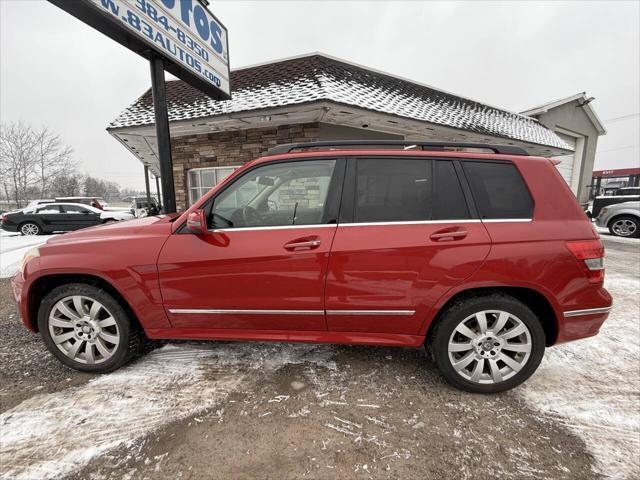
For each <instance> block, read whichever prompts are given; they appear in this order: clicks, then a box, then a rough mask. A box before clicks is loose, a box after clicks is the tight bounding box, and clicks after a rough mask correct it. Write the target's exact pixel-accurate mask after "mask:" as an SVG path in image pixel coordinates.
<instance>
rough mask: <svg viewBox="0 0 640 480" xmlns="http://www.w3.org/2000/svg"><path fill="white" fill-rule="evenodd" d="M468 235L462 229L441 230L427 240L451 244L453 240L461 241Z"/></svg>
mask: <svg viewBox="0 0 640 480" xmlns="http://www.w3.org/2000/svg"><path fill="white" fill-rule="evenodd" d="M468 234H469V232H467V231H466V230H465V229H464V228H459V227H458V228H445V229H443V230H438V231H437V232H433V233H432V234H431V235H430V236H429V238H430V239H431V240H434V241H436V242H451V241H453V240H462V239H463V238H465V237H466V236H467V235H468Z"/></svg>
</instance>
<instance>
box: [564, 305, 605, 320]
mask: <svg viewBox="0 0 640 480" xmlns="http://www.w3.org/2000/svg"><path fill="white" fill-rule="evenodd" d="M611 308H612V307H602V308H586V309H584V310H569V311H567V312H564V316H565V318H566V317H578V316H580V315H597V314H599V313H607V312H610V311H611Z"/></svg>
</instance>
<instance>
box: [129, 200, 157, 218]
mask: <svg viewBox="0 0 640 480" xmlns="http://www.w3.org/2000/svg"><path fill="white" fill-rule="evenodd" d="M130 212H131V214H132V215H135V216H136V217H138V218H142V217H148V216H151V215H158V214H159V213H160V206H159V205H158V201H157V200H156V199H155V197H151V203H149V202H148V201H147V197H132V200H131V208H130Z"/></svg>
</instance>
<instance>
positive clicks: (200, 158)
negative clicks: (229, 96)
mask: <svg viewBox="0 0 640 480" xmlns="http://www.w3.org/2000/svg"><path fill="white" fill-rule="evenodd" d="M319 138H320V125H319V124H318V123H306V124H293V125H281V126H278V127H271V128H252V129H248V130H234V131H227V132H213V133H207V134H198V135H189V136H184V137H172V139H171V155H172V158H173V181H174V185H175V190H176V204H177V207H178V211H184V210H186V208H187V207H188V204H189V195H188V185H187V172H188V171H189V170H191V169H192V168H206V167H226V166H232V165H242V164H244V163H246V162H248V161H250V160H253V159H255V158H257V157H259V156H261V155H264V154H265V153H266V152H267V150H269V149H270V148H271V147H273V146H275V145H279V144H282V143H295V142H311V141H315V140H318V139H319Z"/></svg>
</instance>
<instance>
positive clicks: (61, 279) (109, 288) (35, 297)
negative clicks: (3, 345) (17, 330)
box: [27, 273, 144, 332]
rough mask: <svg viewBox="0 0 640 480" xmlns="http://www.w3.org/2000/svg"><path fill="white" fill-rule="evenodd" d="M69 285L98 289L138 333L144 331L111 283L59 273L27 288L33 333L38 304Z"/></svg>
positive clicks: (36, 322) (41, 278)
mask: <svg viewBox="0 0 640 480" xmlns="http://www.w3.org/2000/svg"><path fill="white" fill-rule="evenodd" d="M69 283H84V284H87V285H92V286H94V287H97V288H100V289H102V290H104V291H106V292H107V293H109V294H110V295H111V296H113V297H114V298H115V299H116V300H117V301H118V303H120V305H122V308H124V310H125V311H126V312H127V315H128V316H129V318H130V319H131V321H132V322H133V324H134V325H135V326H136V327H138V328H139V329H140V331H144V329H143V328H142V325H141V323H140V320H139V319H138V317H137V315H136V314H135V312H134V311H133V309H132V308H131V305H129V302H128V301H127V300H126V299H125V297H124V296H123V295H122V294H121V293H120V292H119V291H118V289H116V288H115V287H114V286H113V285H112V284H111V283H109V282H108V281H107V280H105V279H104V278H101V277H99V276H97V275H91V274H79V273H72V274H68V273H59V274H50V275H44V276H42V277H39V278H37V279H36V280H34V282H33V283H32V284H31V286H30V288H29V297H28V298H29V300H28V302H29V304H28V306H27V308H28V312H29V320H30V323H31V325H32V327H33V331H35V332H37V331H38V321H37V318H38V310H39V308H40V304H41V303H42V299H43V298H44V297H45V296H46V295H47V294H48V293H49V292H51V291H52V290H53V289H54V288H56V287H58V286H60V285H65V284H69Z"/></svg>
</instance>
